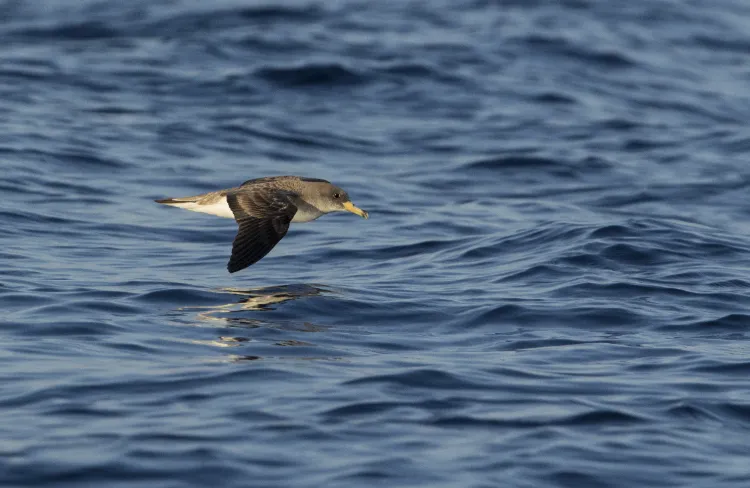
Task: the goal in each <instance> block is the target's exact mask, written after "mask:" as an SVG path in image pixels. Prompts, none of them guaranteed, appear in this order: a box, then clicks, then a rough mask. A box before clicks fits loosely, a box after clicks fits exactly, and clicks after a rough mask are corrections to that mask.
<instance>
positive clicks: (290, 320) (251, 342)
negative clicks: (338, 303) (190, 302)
mask: <svg viewBox="0 0 750 488" xmlns="http://www.w3.org/2000/svg"><path fill="white" fill-rule="evenodd" d="M215 291H216V292H218V293H221V294H223V295H231V296H233V297H234V298H235V300H233V301H232V302H229V303H225V304H219V305H201V306H189V307H183V308H181V309H180V310H181V311H183V312H184V311H191V312H192V311H194V312H195V315H194V317H193V318H192V319H191V320H190V321H189V322H188V324H189V325H192V326H195V327H198V328H201V329H205V328H211V329H217V328H219V329H225V328H228V329H232V332H231V333H230V334H226V335H224V334H222V335H218V336H217V337H216V338H214V339H205V338H201V339H192V340H190V342H192V343H193V344H201V345H209V346H214V347H225V348H242V349H245V350H252V354H241V355H236V354H232V355H230V357H229V358H228V359H229V360H231V361H233V362H234V361H247V360H259V359H266V358H269V357H274V358H288V359H292V358H293V359H326V360H340V359H342V354H340V352H336V351H335V350H331V348H329V347H325V346H321V345H317V344H314V343H312V342H309V341H307V340H301V338H300V337H299V333H301V332H302V333H310V332H324V331H326V330H329V329H330V327H329V326H325V325H319V324H316V323H313V322H310V321H308V320H305V318H304V317H307V316H309V315H311V316H314V315H315V312H314V311H312V310H310V311H309V312H310V313H309V314H308V313H306V307H304V306H302V307H300V310H292V311H291V312H289V311H282V310H279V307H281V306H282V305H284V304H287V305H289V304H290V302H293V301H297V300H303V299H309V298H312V297H319V296H323V295H330V294H332V293H333V292H332V291H331V290H330V289H328V288H325V287H323V286H320V285H313V284H290V285H279V286H269V287H261V288H247V289H245V288H220V289H217V290H215ZM281 348H284V349H283V350H282V349H281ZM344 356H345V354H344Z"/></svg>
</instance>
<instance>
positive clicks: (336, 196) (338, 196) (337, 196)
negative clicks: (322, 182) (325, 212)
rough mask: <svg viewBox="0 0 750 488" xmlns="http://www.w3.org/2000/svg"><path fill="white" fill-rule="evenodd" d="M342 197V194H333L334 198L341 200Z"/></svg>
mask: <svg viewBox="0 0 750 488" xmlns="http://www.w3.org/2000/svg"><path fill="white" fill-rule="evenodd" d="M340 197H341V194H340V193H334V194H333V198H340Z"/></svg>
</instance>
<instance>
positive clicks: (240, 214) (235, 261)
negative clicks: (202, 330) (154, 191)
mask: <svg viewBox="0 0 750 488" xmlns="http://www.w3.org/2000/svg"><path fill="white" fill-rule="evenodd" d="M156 202H157V203H162V204H165V205H170V206H173V207H179V208H184V209H187V210H192V211H195V212H202V213H208V214H212V215H218V216H220V217H233V218H234V219H235V220H236V221H237V224H238V226H239V229H238V232H237V236H236V237H235V238H234V243H233V245H232V256H231V258H230V259H229V263H228V265H227V269H228V270H229V272H230V273H234V272H236V271H239V270H241V269H244V268H247V267H248V266H250V265H252V264H254V263H256V262H258V261H259V260H260V259H261V258H263V256H265V255H266V254H268V253H269V252H270V251H271V249H273V247H274V246H275V245H276V244H278V242H279V241H280V240H281V239H282V238H283V237H284V236H285V235H286V233H287V231H288V230H289V225H290V224H291V223H292V222H310V221H312V220H315V219H317V218H318V217H320V216H321V215H325V214H327V213H330V212H340V211H345V212H352V213H354V214H357V215H359V216H361V217H363V218H365V219H366V218H368V216H369V215H368V213H367V212H365V211H364V210H362V209H359V208H357V207H355V206H354V204H352V202H351V200H350V199H349V195H348V194H347V193H346V192H345V191H344V190H342V189H341V188H339V187H337V186H335V185H333V184H331V183H330V182H328V181H326V180H320V179H315V178H303V177H299V176H271V177H266V178H258V179H254V180H248V181H246V182H244V183H242V184H241V185H240V186H238V187H235V188H228V189H225V190H218V191H214V192H210V193H203V194H201V195H195V196H192V197H182V198H167V199H164V200H156Z"/></svg>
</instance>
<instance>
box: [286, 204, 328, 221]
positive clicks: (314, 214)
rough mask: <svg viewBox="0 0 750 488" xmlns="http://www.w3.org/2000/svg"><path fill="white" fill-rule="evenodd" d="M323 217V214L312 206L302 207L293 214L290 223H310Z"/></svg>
mask: <svg viewBox="0 0 750 488" xmlns="http://www.w3.org/2000/svg"><path fill="white" fill-rule="evenodd" d="M321 215H323V212H321V211H320V210H318V209H317V208H315V207H313V206H312V205H304V206H301V207H299V208H298V209H297V213H295V214H294V217H293V218H292V222H310V221H311V220H315V219H317V218H318V217H320V216H321Z"/></svg>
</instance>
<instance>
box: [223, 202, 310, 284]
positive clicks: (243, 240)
mask: <svg viewBox="0 0 750 488" xmlns="http://www.w3.org/2000/svg"><path fill="white" fill-rule="evenodd" d="M290 196H291V195H290V194H289V193H288V192H285V191H281V190H277V189H267V190H266V189H256V190H254V191H252V192H243V191H237V192H231V193H229V194H228V195H227V203H229V208H230V209H232V213H233V214H234V218H235V220H236V221H237V224H238V225H239V230H238V232H237V236H236V237H235V238H234V243H233V244H232V257H231V258H230V259H229V264H228V265H227V269H228V270H229V272H230V273H234V272H236V271H239V270H241V269H245V268H247V267H248V266H250V265H251V264H253V263H255V262H257V261H258V260H260V259H261V258H262V257H263V256H265V255H266V254H268V253H269V252H270V251H271V249H273V247H274V246H275V245H276V244H278V242H279V241H280V240H281V238H282V237H284V236H285V235H286V232H287V231H288V230H289V223H290V222H291V221H292V218H294V214H295V213H296V212H297V207H296V206H295V205H294V204H293V203H292V201H291V200H290Z"/></svg>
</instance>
